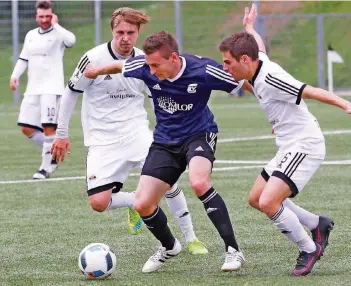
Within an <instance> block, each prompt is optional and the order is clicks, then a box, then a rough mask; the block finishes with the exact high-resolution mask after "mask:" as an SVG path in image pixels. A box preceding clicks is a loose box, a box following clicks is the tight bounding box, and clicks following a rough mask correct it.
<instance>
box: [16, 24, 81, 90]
mask: <svg viewBox="0 0 351 286" xmlns="http://www.w3.org/2000/svg"><path fill="white" fill-rule="evenodd" d="M74 43H75V37H74V35H73V34H72V33H71V32H69V31H67V30H66V29H64V28H63V27H61V26H60V25H58V24H55V25H54V26H53V27H51V28H50V29H49V30H47V31H42V30H41V29H40V28H35V29H33V30H30V31H29V32H28V33H27V35H26V37H25V40H24V45H23V48H22V52H21V54H20V56H19V58H20V59H21V60H23V61H26V62H28V84H27V89H26V91H25V93H24V95H41V94H55V95H62V94H63V91H64V88H65V84H64V78H63V55H64V52H65V48H70V47H71V46H73V45H74Z"/></svg>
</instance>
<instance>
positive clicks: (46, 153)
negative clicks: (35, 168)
mask: <svg viewBox="0 0 351 286" xmlns="http://www.w3.org/2000/svg"><path fill="white" fill-rule="evenodd" d="M54 139H55V135H52V136H44V143H43V151H42V153H41V158H42V160H41V166H40V168H39V170H42V169H44V170H45V171H47V172H49V171H50V169H51V168H50V165H51V160H52V155H51V146H52V143H53V142H54Z"/></svg>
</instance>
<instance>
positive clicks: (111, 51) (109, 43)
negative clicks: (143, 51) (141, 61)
mask: <svg viewBox="0 0 351 286" xmlns="http://www.w3.org/2000/svg"><path fill="white" fill-rule="evenodd" d="M107 49H108V51H109V53H110V55H111V57H112V58H113V59H114V60H119V58H118V57H117V56H116V55H115V53H114V52H113V50H112V45H111V41H109V42H108V43H107ZM131 57H132V58H134V57H135V50H134V48H133V51H132V54H131Z"/></svg>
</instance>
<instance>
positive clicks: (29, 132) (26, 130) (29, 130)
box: [21, 126, 35, 137]
mask: <svg viewBox="0 0 351 286" xmlns="http://www.w3.org/2000/svg"><path fill="white" fill-rule="evenodd" d="M21 131H22V133H23V134H24V135H26V136H27V137H30V136H32V135H33V133H34V132H35V130H34V129H33V128H30V127H26V126H21Z"/></svg>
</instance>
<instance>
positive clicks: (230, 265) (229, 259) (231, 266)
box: [221, 246, 245, 272]
mask: <svg viewBox="0 0 351 286" xmlns="http://www.w3.org/2000/svg"><path fill="white" fill-rule="evenodd" d="M244 263H245V257H244V254H243V253H242V252H241V251H237V250H236V249H235V248H233V247H231V246H229V247H228V251H227V252H226V254H225V261H224V264H223V265H222V268H221V270H222V271H224V272H228V271H235V270H239V269H240V267H241V266H242V265H243V264H244Z"/></svg>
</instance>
